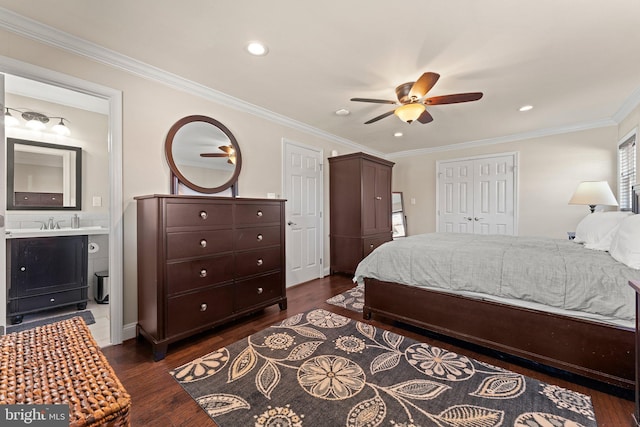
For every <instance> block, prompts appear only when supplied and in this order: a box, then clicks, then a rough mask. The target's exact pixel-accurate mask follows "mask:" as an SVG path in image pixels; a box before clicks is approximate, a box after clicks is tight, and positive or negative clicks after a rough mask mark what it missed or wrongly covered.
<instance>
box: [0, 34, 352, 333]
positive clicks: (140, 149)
mask: <svg viewBox="0 0 640 427" xmlns="http://www.w3.org/2000/svg"><path fill="white" fill-rule="evenodd" d="M0 55H2V56H6V57H10V58H13V59H16V60H19V61H23V62H26V63H29V64H33V65H37V66H40V67H44V68H47V69H50V70H54V71H58V72H61V73H64V74H66V75H70V76H73V77H77V78H80V79H83V80H86V81H89V82H93V83H97V84H100V85H103V86H107V87H110V88H113V89H117V90H120V91H122V93H123V96H122V99H123V117H122V124H123V147H122V149H123V165H122V166H123V177H122V180H123V200H122V207H123V211H124V218H123V229H124V260H123V261H124V295H123V299H124V323H125V324H130V323H135V322H136V321H137V288H136V286H137V285H136V281H137V270H136V268H137V255H136V247H137V246H136V209H135V201H134V199H133V198H134V197H135V196H138V195H145V194H153V193H160V194H167V193H168V192H169V168H168V166H167V162H166V160H165V157H164V151H163V149H164V140H165V137H166V135H167V131H168V130H169V128H170V127H171V126H172V125H173V124H174V123H175V122H176V121H177V120H178V119H180V118H182V117H184V116H187V115H191V114H202V115H207V116H210V117H213V118H215V119H216V120H218V121H220V122H221V123H223V124H224V125H225V126H226V127H227V128H229V130H230V131H231V132H232V133H233V134H234V136H235V137H236V139H237V140H238V144H239V145H240V147H241V150H242V172H241V174H240V177H239V185H238V187H239V195H240V196H242V197H266V195H267V193H276V194H279V195H281V194H282V188H281V187H282V176H281V170H282V164H281V163H282V139H283V138H286V139H287V140H290V141H294V142H298V143H302V144H307V145H310V146H314V147H318V148H319V149H323V150H324V154H325V157H326V156H327V155H329V153H330V152H331V150H338V151H339V152H341V154H342V153H345V152H346V150H345V148H344V147H342V146H339V145H338V144H336V143H334V142H332V141H329V140H326V139H322V138H320V137H318V136H313V135H310V134H307V133H304V132H301V131H297V130H294V129H292V128H289V127H285V126H282V125H278V124H275V123H273V122H270V121H267V120H264V119H262V118H259V117H256V116H253V115H251V114H248V113H246V112H241V111H237V110H234V109H231V108H229V107H225V106H224V105H220V104H218V103H215V102H211V101H208V100H206V99H203V98H201V97H198V96H195V95H190V94H187V93H184V92H181V91H179V90H176V89H173V88H170V87H167V86H164V85H161V84H159V83H156V82H154V81H150V80H146V79H144V78H141V77H138V76H136V75H132V74H129V73H126V72H124V71H122V70H120V69H116V68H112V67H109V66H107V65H104V64H101V63H98V62H95V61H92V60H89V59H87V58H84V57H81V56H76V55H73V54H71V53H68V52H65V51H61V50H57V49H55V48H53V47H50V46H45V45H42V44H40V43H37V42H35V41H32V40H28V39H24V38H22V37H20V36H17V35H15V34H12V33H9V32H4V31H0ZM212 72H215V71H212ZM324 184H325V206H327V209H326V212H328V189H329V182H328V177H325V182H324ZM324 218H325V256H324V259H327V260H328V259H329V243H328V231H329V227H328V224H329V222H328V221H329V219H328V215H325V216H324Z"/></svg>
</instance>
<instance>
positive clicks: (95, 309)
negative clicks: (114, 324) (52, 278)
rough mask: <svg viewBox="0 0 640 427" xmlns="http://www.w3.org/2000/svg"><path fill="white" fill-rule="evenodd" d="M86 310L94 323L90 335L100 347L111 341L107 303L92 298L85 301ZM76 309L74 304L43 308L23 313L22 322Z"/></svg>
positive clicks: (8, 322)
mask: <svg viewBox="0 0 640 427" xmlns="http://www.w3.org/2000/svg"><path fill="white" fill-rule="evenodd" d="M86 309H87V310H90V311H91V314H93V317H94V319H95V320H96V323H94V324H92V325H89V330H90V331H91V335H93V338H94V339H95V340H96V342H97V343H98V345H99V346H100V347H106V346H108V345H109V344H110V343H111V338H110V337H111V335H110V334H111V329H110V326H111V324H110V322H109V304H98V303H96V302H95V301H94V300H93V299H91V300H89V301H88V302H87V308H86ZM74 311H77V310H76V307H75V306H74V305H71V306H68V307H61V308H56V309H51V310H45V311H41V312H38V313H32V314H25V316H24V319H23V320H22V321H23V323H26V322H33V321H34V320H41V319H46V318H48V317H55V316H61V315H64V314H69V313H73V312H74ZM7 325H10V320H9V319H7Z"/></svg>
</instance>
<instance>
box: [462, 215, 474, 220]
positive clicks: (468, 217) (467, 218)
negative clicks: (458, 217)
mask: <svg viewBox="0 0 640 427" xmlns="http://www.w3.org/2000/svg"><path fill="white" fill-rule="evenodd" d="M464 219H466V220H467V221H471V220H472V219H473V218H471V217H470V216H465V217H464Z"/></svg>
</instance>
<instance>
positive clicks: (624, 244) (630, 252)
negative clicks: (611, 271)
mask: <svg viewBox="0 0 640 427" xmlns="http://www.w3.org/2000/svg"><path fill="white" fill-rule="evenodd" d="M609 253H610V254H611V256H612V257H613V259H615V260H616V261H619V262H621V263H623V264H625V265H627V266H628V267H631V268H635V269H636V270H638V269H640V215H633V216H630V217H628V218H625V219H624V220H623V221H622V223H621V224H620V227H619V228H618V232H617V233H616V234H615V236H614V237H613V241H612V242H611V249H610V250H609Z"/></svg>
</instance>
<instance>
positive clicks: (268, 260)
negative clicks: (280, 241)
mask: <svg viewBox="0 0 640 427" xmlns="http://www.w3.org/2000/svg"><path fill="white" fill-rule="evenodd" d="M280 267H281V266H280V246H276V247H272V248H267V249H258V250H255V251H248V252H240V253H238V254H237V255H236V276H237V277H244V276H251V275H253V274H260V273H266V272H267V271H272V270H277V269H280Z"/></svg>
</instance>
